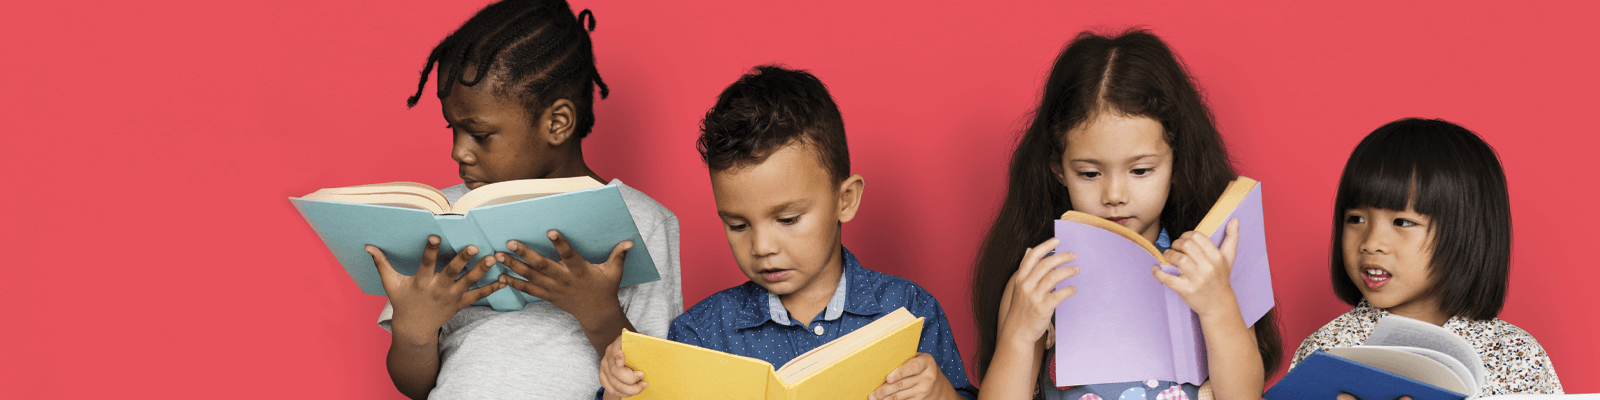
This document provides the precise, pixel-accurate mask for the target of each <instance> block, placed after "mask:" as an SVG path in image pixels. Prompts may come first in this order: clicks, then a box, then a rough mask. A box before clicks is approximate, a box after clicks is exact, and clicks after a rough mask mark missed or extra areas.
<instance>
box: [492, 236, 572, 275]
mask: <svg viewBox="0 0 1600 400" xmlns="http://www.w3.org/2000/svg"><path fill="white" fill-rule="evenodd" d="M506 250H511V252H512V253H516V255H517V256H518V257H522V259H523V260H527V261H528V262H526V263H524V262H522V261H518V260H517V259H516V257H511V256H510V255H508V254H500V255H499V257H500V263H501V264H505V265H506V266H507V267H511V269H512V270H517V269H518V267H522V268H526V269H530V270H533V271H537V272H538V273H540V274H549V273H550V272H551V271H550V268H551V267H553V266H555V265H556V264H560V263H559V262H555V261H551V260H550V259H548V258H545V257H544V255H543V254H539V252H537V251H533V249H530V248H528V246H524V245H522V242H518V241H515V240H512V241H508V242H506ZM517 273H519V274H522V275H523V276H528V274H527V273H524V272H522V271H517Z"/></svg>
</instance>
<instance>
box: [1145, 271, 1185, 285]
mask: <svg viewBox="0 0 1600 400" xmlns="http://www.w3.org/2000/svg"><path fill="white" fill-rule="evenodd" d="M1150 274H1151V275H1155V277H1156V280H1157V281H1161V284H1162V285H1166V286H1167V287H1169V288H1176V287H1178V284H1180V283H1182V282H1183V280H1182V279H1180V278H1178V276H1177V275H1173V274H1169V273H1167V271H1162V270H1161V267H1150Z"/></svg>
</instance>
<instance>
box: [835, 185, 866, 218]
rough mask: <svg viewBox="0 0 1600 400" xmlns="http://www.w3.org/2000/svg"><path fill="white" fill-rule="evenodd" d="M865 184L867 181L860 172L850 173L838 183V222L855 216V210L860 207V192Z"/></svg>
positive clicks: (863, 189) (864, 187)
mask: <svg viewBox="0 0 1600 400" xmlns="http://www.w3.org/2000/svg"><path fill="white" fill-rule="evenodd" d="M866 186H867V181H866V179H864V178H862V177H861V175H860V174H857V175H850V177H849V178H845V179H844V182H842V183H839V223H841V224H842V223H846V222H850V220H852V219H855V218H856V210H858V209H860V208H861V192H863V191H865V190H866Z"/></svg>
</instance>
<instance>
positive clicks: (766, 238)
mask: <svg viewBox="0 0 1600 400" xmlns="http://www.w3.org/2000/svg"><path fill="white" fill-rule="evenodd" d="M777 236H778V235H777V232H773V231H772V230H771V229H761V228H757V227H755V226H751V227H750V255H752V256H756V257H766V256H770V255H774V254H778V238H777Z"/></svg>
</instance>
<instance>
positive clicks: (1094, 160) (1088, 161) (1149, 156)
mask: <svg viewBox="0 0 1600 400" xmlns="http://www.w3.org/2000/svg"><path fill="white" fill-rule="evenodd" d="M1159 156H1160V155H1159V154H1140V155H1136V156H1133V157H1128V161H1129V162H1133V161H1139V160H1143V159H1146V158H1153V157H1159ZM1068 161H1069V162H1085V163H1090V164H1095V165H1100V164H1103V163H1102V162H1100V160H1096V159H1090V158H1074V159H1071V160H1068Z"/></svg>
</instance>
